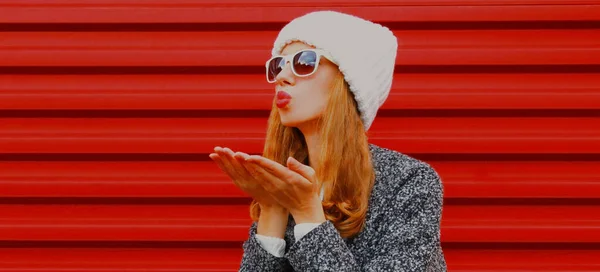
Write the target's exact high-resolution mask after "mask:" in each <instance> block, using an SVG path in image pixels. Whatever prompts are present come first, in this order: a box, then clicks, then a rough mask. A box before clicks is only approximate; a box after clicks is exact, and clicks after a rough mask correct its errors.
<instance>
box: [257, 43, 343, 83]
mask: <svg viewBox="0 0 600 272" xmlns="http://www.w3.org/2000/svg"><path fill="white" fill-rule="evenodd" d="M306 51H312V52H315V54H316V55H317V59H316V60H315V61H316V64H315V68H314V69H313V71H312V72H310V73H308V74H306V75H300V74H298V73H297V72H296V69H294V64H293V63H292V61H293V60H294V57H296V55H298V54H300V53H302V52H306ZM321 57H325V58H326V59H328V60H329V61H331V62H333V63H335V62H334V61H333V58H332V57H331V54H329V52H327V51H325V50H322V49H315V48H308V49H303V50H300V51H298V52H296V53H294V54H290V55H277V56H272V57H271V58H269V59H268V60H267V62H266V63H265V69H266V76H267V82H269V83H275V82H277V76H275V80H273V81H269V63H270V62H271V61H272V60H273V59H276V58H283V60H284V61H285V65H287V64H288V63H290V68H291V69H292V73H294V75H295V76H297V77H307V76H311V75H313V74H314V73H316V72H317V69H318V68H319V63H320V62H321ZM284 69H285V66H284Z"/></svg>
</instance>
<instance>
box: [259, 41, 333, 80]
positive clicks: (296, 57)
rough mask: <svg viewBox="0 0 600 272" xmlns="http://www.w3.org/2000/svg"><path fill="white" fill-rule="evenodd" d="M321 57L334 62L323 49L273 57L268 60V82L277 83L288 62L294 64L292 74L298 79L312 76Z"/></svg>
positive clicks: (305, 50)
mask: <svg viewBox="0 0 600 272" xmlns="http://www.w3.org/2000/svg"><path fill="white" fill-rule="evenodd" d="M321 57H325V58H327V59H328V60H330V61H331V62H333V60H332V57H331V55H330V54H329V53H328V52H327V51H325V50H321V49H304V50H300V51H298V52H296V53H295V54H293V55H287V56H282V55H279V56H273V57H271V58H270V59H269V60H267V63H266V64H265V67H266V69H267V82H269V83H275V82H276V81H277V75H279V73H281V71H282V70H283V68H284V67H285V65H286V64H287V63H288V62H289V63H291V64H292V65H291V68H292V72H293V73H294V75H296V76H297V77H307V76H310V75H312V74H314V73H315V72H316V71H317V68H318V67H319V62H320V61H321ZM334 63H335V62H334Z"/></svg>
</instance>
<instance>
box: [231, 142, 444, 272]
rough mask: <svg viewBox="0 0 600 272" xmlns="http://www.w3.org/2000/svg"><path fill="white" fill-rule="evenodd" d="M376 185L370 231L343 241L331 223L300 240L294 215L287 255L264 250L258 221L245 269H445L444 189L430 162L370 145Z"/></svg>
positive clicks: (248, 244)
mask: <svg viewBox="0 0 600 272" xmlns="http://www.w3.org/2000/svg"><path fill="white" fill-rule="evenodd" d="M369 148H370V151H371V154H372V158H373V166H374V168H375V177H376V178H375V184H374V186H373V191H372V192H371V197H370V200H369V209H368V210H367V215H366V221H365V228H364V229H363V230H362V231H361V232H360V233H359V234H358V235H357V236H355V237H353V238H350V239H344V238H342V237H341V236H340V234H339V232H338V231H337V230H336V228H335V227H334V225H333V224H332V223H331V221H326V222H325V223H323V224H321V225H319V226H318V227H317V228H315V229H313V230H312V231H311V232H309V233H307V234H306V236H304V237H302V239H300V240H299V241H298V242H295V240H294V233H293V228H294V225H295V222H294V220H293V218H292V217H291V216H290V217H289V220H288V226H287V230H286V232H285V237H284V240H285V241H286V249H285V256H283V257H281V258H278V257H275V256H273V255H271V254H270V253H268V252H267V251H265V250H264V249H263V248H262V247H261V245H260V244H259V243H258V241H257V239H256V236H255V235H256V227H257V223H256V222H254V223H253V224H252V225H251V227H250V231H249V236H248V239H247V240H246V241H245V242H244V245H243V248H244V254H243V257H242V262H241V266H240V271H261V272H269V271H436V272H437V271H446V261H445V259H444V254H443V252H442V248H441V246H440V220H441V214H442V202H443V186H442V182H441V179H440V177H439V176H438V174H437V173H436V171H435V170H434V169H433V168H432V167H431V166H430V165H429V164H427V163H425V162H423V161H420V160H417V159H415V158H412V157H409V156H407V155H405V154H402V153H400V152H397V151H393V150H390V149H386V148H383V147H379V146H376V145H373V144H370V145H369Z"/></svg>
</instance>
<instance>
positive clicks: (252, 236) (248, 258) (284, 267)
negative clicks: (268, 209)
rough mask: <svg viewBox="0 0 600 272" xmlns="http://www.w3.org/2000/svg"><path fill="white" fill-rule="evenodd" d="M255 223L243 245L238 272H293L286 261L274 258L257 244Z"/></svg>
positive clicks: (281, 258) (282, 258) (256, 224)
mask: <svg viewBox="0 0 600 272" xmlns="http://www.w3.org/2000/svg"><path fill="white" fill-rule="evenodd" d="M257 226H258V223H257V222H253V223H252V225H251V226H250V231H249V233H248V239H247V240H246V241H245V242H244V244H243V249H244V254H243V255H242V262H241V264H240V269H239V271H243V272H250V271H252V272H253V271H265V272H283V271H293V270H292V268H291V266H290V264H289V262H288V260H287V259H286V258H284V257H276V256H274V255H273V254H271V253H269V252H267V251H266V250H265V249H264V248H263V247H262V246H261V245H260V243H259V241H258V238H257V237H256V228H257Z"/></svg>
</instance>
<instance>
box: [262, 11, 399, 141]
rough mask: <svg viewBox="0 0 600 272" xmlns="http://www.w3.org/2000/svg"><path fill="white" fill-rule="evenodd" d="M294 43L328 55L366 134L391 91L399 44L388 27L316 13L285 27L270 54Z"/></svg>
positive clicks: (325, 12)
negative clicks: (354, 106) (311, 47)
mask: <svg viewBox="0 0 600 272" xmlns="http://www.w3.org/2000/svg"><path fill="white" fill-rule="evenodd" d="M294 41H300V42H304V43H306V44H309V45H312V46H314V47H316V48H319V49H322V50H325V51H327V52H329V54H331V57H332V58H333V59H332V60H331V61H333V62H334V63H336V64H337V65H338V67H339V69H340V71H341V72H342V73H343V74H344V78H345V80H346V82H348V84H349V85H350V90H351V91H352V93H353V94H354V99H355V100H356V102H357V103H358V109H359V111H360V117H361V119H362V121H363V124H364V127H365V131H366V130H368V129H369V127H370V126H371V124H372V123H373V120H374V119H375V115H377V110H379V107H381V105H382V104H383V102H385V100H386V99H387V97H388V95H389V93H390V89H391V87H392V78H393V76H394V66H395V64H396V51H397V49H398V41H397V39H396V36H394V34H393V33H392V31H390V30H389V29H388V28H387V27H384V26H382V25H380V24H376V23H373V22H371V21H367V20H365V19H362V18H359V17H356V16H354V15H349V14H344V13H340V12H336V11H315V12H311V13H308V14H305V15H303V16H300V17H298V18H296V19H294V20H292V21H291V22H289V23H288V24H287V25H286V26H284V27H283V28H282V29H281V31H280V32H279V35H278V36H277V39H276V40H275V43H274V44H273V50H272V52H271V54H272V55H273V56H275V55H279V54H281V51H282V50H283V48H284V47H285V46H286V45H287V44H289V43H292V42H294Z"/></svg>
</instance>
